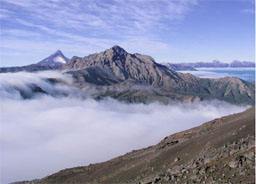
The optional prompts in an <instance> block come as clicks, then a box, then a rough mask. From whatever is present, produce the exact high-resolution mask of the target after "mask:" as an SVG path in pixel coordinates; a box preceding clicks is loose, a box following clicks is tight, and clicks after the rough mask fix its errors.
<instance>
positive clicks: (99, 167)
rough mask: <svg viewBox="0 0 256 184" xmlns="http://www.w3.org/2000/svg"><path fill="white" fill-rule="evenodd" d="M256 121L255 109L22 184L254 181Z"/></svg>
mask: <svg viewBox="0 0 256 184" xmlns="http://www.w3.org/2000/svg"><path fill="white" fill-rule="evenodd" d="M254 122H255V108H254V107H252V108H250V109H248V110H246V111H245V112H242V113H238V114H234V115H230V116H226V117H222V118H219V119H215V120H213V121H210V122H207V123H205V124H203V125H201V126H199V127H195V128H192V129H189V130H186V131H183V132H180V133H176V134H173V135H171V136H168V137H165V138H164V139H163V140H162V141H161V142H160V143H159V144H157V145H155V146H150V147H148V148H144V149H140V150H136V151H132V152H130V153H127V154H125V155H122V156H120V157H117V158H114V159H112V160H109V161H107V162H103V163H98V164H92V165H89V166H86V167H76V168H71V169H65V170H62V171H60V172H58V173H55V174H53V175H50V176H47V177H45V178H43V179H40V180H34V181H31V182H21V183H204V182H205V183H228V182H231V183H254V179H255V176H254V172H255V141H254V140H255V125H254ZM188 123H189V122H188ZM149 136H150V135H149ZM117 149H118V148H117ZM103 154H104V153H103Z"/></svg>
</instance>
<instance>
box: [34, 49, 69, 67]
mask: <svg viewBox="0 0 256 184" xmlns="http://www.w3.org/2000/svg"><path fill="white" fill-rule="evenodd" d="M68 60H69V59H68V58H67V57H65V56H64V55H63V53H62V52H61V51H60V50H57V51H56V52H54V53H53V54H51V55H50V56H49V57H47V58H45V59H44V60H42V61H40V62H39V63H37V65H39V66H51V67H55V66H61V65H63V64H65V63H67V62H68Z"/></svg>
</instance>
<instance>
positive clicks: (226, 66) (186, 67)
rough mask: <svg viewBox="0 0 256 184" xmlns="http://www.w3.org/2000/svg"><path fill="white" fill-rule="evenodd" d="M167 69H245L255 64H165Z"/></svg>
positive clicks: (215, 62) (246, 62)
mask: <svg viewBox="0 0 256 184" xmlns="http://www.w3.org/2000/svg"><path fill="white" fill-rule="evenodd" d="M165 65H167V66H168V67H169V68H172V67H175V66H176V67H177V68H178V69H179V68H180V69H179V70H182V68H184V69H186V70H189V68H188V67H191V69H193V68H228V67H229V68H246V67H255V62H250V61H236V60H235V61H233V62H231V63H223V62H220V61H217V60H213V61H212V62H196V63H178V64H177V63H165Z"/></svg>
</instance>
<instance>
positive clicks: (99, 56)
mask: <svg viewBox="0 0 256 184" xmlns="http://www.w3.org/2000/svg"><path fill="white" fill-rule="evenodd" d="M62 69H64V70H70V71H69V72H67V73H68V74H71V75H72V76H73V77H74V79H75V83H76V85H77V86H79V87H80V88H85V87H87V86H90V85H97V88H98V89H99V90H98V93H97V94H94V96H95V97H96V98H102V97H106V96H110V97H113V98H116V99H118V100H125V101H130V102H147V101H155V100H158V101H162V102H164V103H169V102H170V101H173V100H180V101H189V102H191V101H200V100H205V99H219V100H225V101H228V102H231V103H245V104H253V103H254V84H253V83H249V82H245V81H243V80H240V79H238V78H232V77H226V78H222V79H203V78H198V77H195V76H193V75H191V74H182V73H178V72H175V71H172V70H170V69H168V68H167V67H166V66H163V65H160V64H158V63H156V62H155V61H154V59H153V58H151V57H149V56H144V55H140V54H129V53H127V52H126V51H125V50H124V49H122V48H121V47H119V46H114V47H112V48H110V49H108V50H106V51H104V52H100V53H95V54H92V55H89V56H87V57H83V58H80V57H73V58H72V59H71V60H70V61H69V62H68V63H66V64H65V65H63V66H62ZM134 85H137V86H138V85H139V86H141V88H140V89H138V88H136V89H134V88H133V86H134ZM145 86H147V87H149V86H150V87H151V89H150V91H149V90H146V88H144V87H145ZM113 88H114V89H115V90H113ZM100 89H101V90H100ZM116 89H118V90H116Z"/></svg>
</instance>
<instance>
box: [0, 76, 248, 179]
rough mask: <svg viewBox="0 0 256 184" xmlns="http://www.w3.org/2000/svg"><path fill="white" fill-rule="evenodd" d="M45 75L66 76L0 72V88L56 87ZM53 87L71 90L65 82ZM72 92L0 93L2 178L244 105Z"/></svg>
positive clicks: (103, 153) (130, 145)
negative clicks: (134, 100)
mask: <svg viewBox="0 0 256 184" xmlns="http://www.w3.org/2000/svg"><path fill="white" fill-rule="evenodd" d="M45 77H57V78H62V79H63V80H65V81H67V82H68V81H69V80H70V78H69V77H68V76H63V75H62V74H61V73H54V72H50V73H49V72H39V73H38V74H35V73H15V74H0V82H1V83H0V91H1V90H2V91H3V90H4V91H6V89H9V91H6V92H9V93H11V91H12V90H13V89H11V86H13V85H17V84H18V85H20V86H23V87H24V86H26V84H27V82H28V81H30V82H33V83H36V84H37V85H39V86H41V87H42V86H44V88H45V89H46V88H48V89H47V90H48V91H50V90H51V89H55V88H56V86H54V85H49V84H48V85H46V84H44V83H43V78H45ZM31 80H33V81H31ZM69 82H70V81H69ZM8 87H9V88H8ZM58 89H61V90H69V92H70V93H72V91H73V89H71V88H70V89H67V88H66V86H62V87H59V88H58ZM11 94H13V93H11ZM71 96H72V95H71ZM71 96H70V97H64V98H60V97H58V98H57V97H56V98H54V97H50V96H45V95H44V96H41V97H37V98H34V99H31V100H21V99H19V98H16V99H15V98H14V96H13V95H12V96H11V97H10V96H9V97H7V96H6V95H3V94H2V93H0V97H1V106H0V107H1V110H0V113H1V116H0V127H1V129H0V131H1V133H0V145H1V149H0V155H1V164H0V170H1V183H7V182H13V181H18V180H28V179H34V178H40V177H43V176H46V175H48V174H51V173H53V172H56V171H58V170H60V169H64V168H67V167H74V166H79V165H87V164H89V163H95V162H101V161H104V160H107V159H110V158H113V157H115V156H118V155H120V154H124V153H126V152H128V151H131V150H133V149H138V148H142V147H146V146H149V145H152V144H156V143H157V142H159V141H160V140H161V139H162V138H164V137H165V136H167V135H170V134H172V133H174V132H177V131H181V130H184V129H188V128H191V127H194V126H197V125H200V124H201V123H203V122H205V121H208V120H211V119H214V118H217V117H220V116H223V115H227V114H231V113H234V112H240V111H243V110H244V109H245V108H246V107H244V106H243V107H240V106H235V105H231V104H228V103H224V102H218V101H212V102H202V103H192V104H183V103H175V104H172V105H161V104H158V103H153V104H149V105H144V104H125V103H120V102H117V101H115V100H105V101H100V102H97V101H95V100H92V99H90V98H87V99H84V98H79V97H71ZM184 114H186V116H184ZM17 166H20V167H17Z"/></svg>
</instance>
